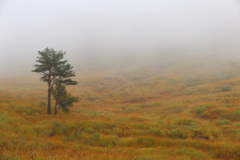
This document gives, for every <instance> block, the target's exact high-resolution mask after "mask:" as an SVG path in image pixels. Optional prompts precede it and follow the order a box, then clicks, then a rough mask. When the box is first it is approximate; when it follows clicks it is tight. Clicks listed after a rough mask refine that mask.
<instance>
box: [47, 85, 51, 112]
mask: <svg viewBox="0 0 240 160" xmlns="http://www.w3.org/2000/svg"><path fill="white" fill-rule="evenodd" d="M47 114H49V115H50V114H51V86H50V85H49V86H48V106H47Z"/></svg>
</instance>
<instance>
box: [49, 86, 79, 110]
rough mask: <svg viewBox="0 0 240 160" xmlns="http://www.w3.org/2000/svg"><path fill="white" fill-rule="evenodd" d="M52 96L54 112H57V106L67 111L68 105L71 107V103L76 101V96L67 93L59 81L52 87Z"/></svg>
mask: <svg viewBox="0 0 240 160" xmlns="http://www.w3.org/2000/svg"><path fill="white" fill-rule="evenodd" d="M53 97H54V99H55V100H56V106H55V114H57V108H59V109H61V110H62V111H64V112H69V111H70V110H69V107H73V103H74V102H78V97H75V96H72V95H71V94H70V93H68V92H67V90H66V87H65V85H64V84H62V83H59V82H58V83H56V85H55V87H54V89H53Z"/></svg>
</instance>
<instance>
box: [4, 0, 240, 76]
mask: <svg viewBox="0 0 240 160" xmlns="http://www.w3.org/2000/svg"><path fill="white" fill-rule="evenodd" d="M239 43H240V2H239V1H238V0H118V1H116V0H0V50H1V51H0V75H10V74H13V73H14V72H13V70H14V69H15V70H16V72H18V73H20V74H24V75H25V74H26V73H29V74H34V73H30V71H31V69H32V65H33V64H34V63H35V60H36V57H37V54H38V51H39V50H43V49H44V48H46V47H51V48H54V49H55V50H63V51H66V52H67V55H66V58H67V59H69V61H70V62H71V61H72V62H73V63H74V64H77V62H78V61H79V63H81V61H82V60H84V59H86V57H87V58H88V59H94V58H95V59H98V58H99V57H108V58H109V57H118V56H119V55H121V56H123V55H124V56H128V55H132V56H133V57H140V56H143V55H144V56H146V55H148V56H152V55H154V54H160V53H161V52H165V51H169V52H172V51H173V50H174V53H176V54H178V50H181V49H182V51H179V54H182V52H183V51H186V52H189V53H190V54H199V53H204V52H206V51H208V50H215V49H219V48H221V49H222V50H224V52H225V53H226V54H230V52H234V53H235V54H238V52H239V48H240V47H239V46H240V45H239ZM16 72H15V73H16Z"/></svg>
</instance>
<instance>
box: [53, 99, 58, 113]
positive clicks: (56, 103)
mask: <svg viewBox="0 0 240 160" xmlns="http://www.w3.org/2000/svg"><path fill="white" fill-rule="evenodd" d="M57 105H58V102H57V100H56V102H55V113H54V114H55V115H56V114H57Z"/></svg>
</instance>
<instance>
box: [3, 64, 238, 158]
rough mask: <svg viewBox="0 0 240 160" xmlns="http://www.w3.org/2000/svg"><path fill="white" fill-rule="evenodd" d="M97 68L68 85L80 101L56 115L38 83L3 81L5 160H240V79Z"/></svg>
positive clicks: (24, 79) (43, 89) (20, 80)
mask: <svg viewBox="0 0 240 160" xmlns="http://www.w3.org/2000/svg"><path fill="white" fill-rule="evenodd" d="M176 67H177V66H176ZM91 69H92V72H91V74H86V73H87V72H86V73H84V74H82V75H81V74H80V75H79V76H78V77H76V78H75V79H76V80H77V81H78V82H79V84H78V85H77V86H74V87H68V90H69V91H70V92H71V93H72V94H73V95H76V96H78V97H79V99H80V101H79V102H78V103H76V104H75V105H74V107H73V108H71V112H69V113H62V112H60V113H59V114H58V115H56V116H54V115H50V116H48V115H47V114H46V107H47V104H46V100H47V99H46V97H47V92H46V91H47V87H46V84H44V83H43V82H40V81H39V80H38V79H37V78H16V79H5V80H1V81H0V159H1V160H32V159H35V160H44V159H56V160H58V159H59V160H60V159H82V160H108V159H109V160H111V159H115V160H161V159H163V160H165V159H169V160H216V159H230V160H231V159H232V160H238V159H240V105H239V103H240V77H238V76H237V74H235V73H234V74H228V75H226V74H218V75H210V74H209V75H205V76H203V75H201V76H200V75H197V74H165V73H166V71H162V72H161V73H162V74H157V72H156V70H155V69H152V68H151V69H146V70H141V71H140V70H137V69H136V70H127V71H124V70H120V71H119V72H116V73H113V72H112V71H110V70H109V71H106V70H104V72H100V73H99V72H98V73H97V71H100V69H99V68H98V69H96V68H94V67H93V68H91ZM95 70H96V72H94V71H95ZM171 70H174V66H172V67H171V68H169V71H171ZM227 72H228V71H226V73H227ZM89 73H90V71H89Z"/></svg>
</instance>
